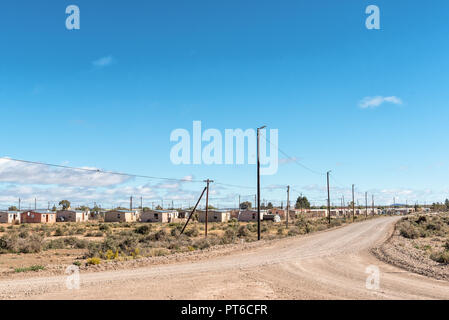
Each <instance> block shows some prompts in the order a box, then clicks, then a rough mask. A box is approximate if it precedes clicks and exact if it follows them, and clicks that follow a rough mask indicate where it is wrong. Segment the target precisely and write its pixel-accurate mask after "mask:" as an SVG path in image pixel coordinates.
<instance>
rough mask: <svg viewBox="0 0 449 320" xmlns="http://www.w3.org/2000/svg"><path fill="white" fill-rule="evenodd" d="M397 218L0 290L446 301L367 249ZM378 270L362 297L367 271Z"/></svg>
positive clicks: (441, 287)
mask: <svg viewBox="0 0 449 320" xmlns="http://www.w3.org/2000/svg"><path fill="white" fill-rule="evenodd" d="M397 219H398V218H391V217H385V218H378V219H373V220H369V221H365V222H360V223H355V224H351V225H348V226H346V227H343V228H338V229H334V230H331V231H326V232H321V233H316V234H312V235H310V236H306V237H297V238H288V239H284V240H281V241H275V242H272V243H269V244H268V245H267V246H264V247H261V248H256V249H252V250H250V251H248V252H243V253H242V252H237V253H235V254H231V255H227V256H222V257H215V258H212V259H210V260H205V261H204V260H203V261H193V262H190V263H176V264H171V265H161V266H151V267H145V268H140V269H132V270H121V271H108V272H98V273H81V287H80V289H79V290H68V289H67V288H66V285H65V280H66V278H65V277H63V276H58V277H41V278H32V279H26V280H25V279H24V280H8V281H2V282H0V297H1V298H12V299H21V298H27V299H449V282H446V281H438V280H434V279H431V278H427V277H424V276H420V275H417V274H413V273H409V272H406V271H404V270H401V269H398V268H396V267H393V266H390V265H387V264H385V263H382V262H380V261H379V260H377V259H376V258H375V257H373V256H372V255H371V254H370V253H369V249H370V248H371V247H373V246H375V245H378V244H380V243H382V242H383V241H385V240H386V239H387V238H388V236H389V235H390V233H391V231H392V228H393V225H394V223H395V222H396V221H397ZM372 265H374V266H377V267H378V268H379V270H380V278H379V280H380V281H379V289H378V290H368V289H367V288H366V279H367V277H368V274H367V273H366V268H367V267H368V266H372Z"/></svg>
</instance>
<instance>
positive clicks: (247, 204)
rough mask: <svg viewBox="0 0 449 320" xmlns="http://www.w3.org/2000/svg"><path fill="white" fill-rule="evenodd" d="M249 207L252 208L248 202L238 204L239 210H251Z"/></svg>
mask: <svg viewBox="0 0 449 320" xmlns="http://www.w3.org/2000/svg"><path fill="white" fill-rule="evenodd" d="M251 207H252V204H251V202H249V201H245V202H242V203H240V209H242V210H247V209H251Z"/></svg>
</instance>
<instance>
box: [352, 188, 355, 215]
mask: <svg viewBox="0 0 449 320" xmlns="http://www.w3.org/2000/svg"><path fill="white" fill-rule="evenodd" d="M354 201H355V199H354V185H352V222H354V216H355V202H354Z"/></svg>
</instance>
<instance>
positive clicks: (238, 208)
mask: <svg viewBox="0 0 449 320" xmlns="http://www.w3.org/2000/svg"><path fill="white" fill-rule="evenodd" d="M240 203H241V202H240V195H239V207H238V208H237V209H239V211H240Z"/></svg>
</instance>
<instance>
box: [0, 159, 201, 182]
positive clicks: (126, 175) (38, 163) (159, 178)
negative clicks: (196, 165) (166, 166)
mask: <svg viewBox="0 0 449 320" xmlns="http://www.w3.org/2000/svg"><path fill="white" fill-rule="evenodd" d="M0 159H4V160H9V161H14V162H21V163H28V164H34V165H41V166H47V167H55V168H61V169H69V170H77V171H85V172H92V173H102V174H111V175H119V176H125V177H131V178H144V179H153V180H166V181H177V182H194V183H199V182H201V183H202V182H203V181H202V180H189V179H176V178H165V177H153V176H147V175H140V174H132V173H124V172H118V171H104V170H100V169H88V168H79V167H72V166H64V165H59V164H52V163H45V162H39V161H30V160H21V159H13V158H6V157H1V158H0Z"/></svg>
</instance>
